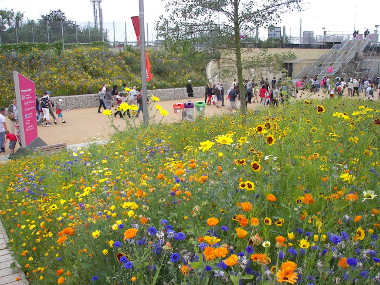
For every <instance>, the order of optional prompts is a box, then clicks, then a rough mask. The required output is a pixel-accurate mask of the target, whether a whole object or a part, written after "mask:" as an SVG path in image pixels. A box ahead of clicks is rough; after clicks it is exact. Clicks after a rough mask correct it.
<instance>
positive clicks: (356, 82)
mask: <svg viewBox="0 0 380 285" xmlns="http://www.w3.org/2000/svg"><path fill="white" fill-rule="evenodd" d="M352 84H353V85H354V93H353V94H352V96H355V93H356V94H358V96H360V95H359V85H360V83H359V81H358V80H356V78H354V79H353V80H352Z"/></svg>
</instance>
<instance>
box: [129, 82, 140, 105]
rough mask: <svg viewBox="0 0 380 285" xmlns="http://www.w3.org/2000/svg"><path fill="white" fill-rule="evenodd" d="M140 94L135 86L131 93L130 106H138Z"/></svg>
mask: <svg viewBox="0 0 380 285" xmlns="http://www.w3.org/2000/svg"><path fill="white" fill-rule="evenodd" d="M138 94H139V92H138V91H137V90H136V86H133V88H132V90H131V92H130V93H129V104H131V105H136V104H137V101H136V100H137V95H138Z"/></svg>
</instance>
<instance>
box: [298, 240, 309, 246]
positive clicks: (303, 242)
mask: <svg viewBox="0 0 380 285" xmlns="http://www.w3.org/2000/svg"><path fill="white" fill-rule="evenodd" d="M299 246H300V248H309V247H310V242H308V241H307V239H301V240H300V243H299Z"/></svg>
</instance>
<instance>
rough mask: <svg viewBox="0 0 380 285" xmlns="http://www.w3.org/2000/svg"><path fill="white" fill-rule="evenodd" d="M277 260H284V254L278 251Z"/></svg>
mask: <svg viewBox="0 0 380 285" xmlns="http://www.w3.org/2000/svg"><path fill="white" fill-rule="evenodd" d="M278 258H279V259H284V258H285V252H283V251H280V252H279V253H278Z"/></svg>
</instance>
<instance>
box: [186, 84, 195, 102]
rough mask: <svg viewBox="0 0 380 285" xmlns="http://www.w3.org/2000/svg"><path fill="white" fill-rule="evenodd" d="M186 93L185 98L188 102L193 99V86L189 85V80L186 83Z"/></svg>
mask: <svg viewBox="0 0 380 285" xmlns="http://www.w3.org/2000/svg"><path fill="white" fill-rule="evenodd" d="M186 92H187V97H188V98H189V100H190V99H191V98H193V97H194V90H193V85H192V84H191V80H188V81H187V84H186Z"/></svg>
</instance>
